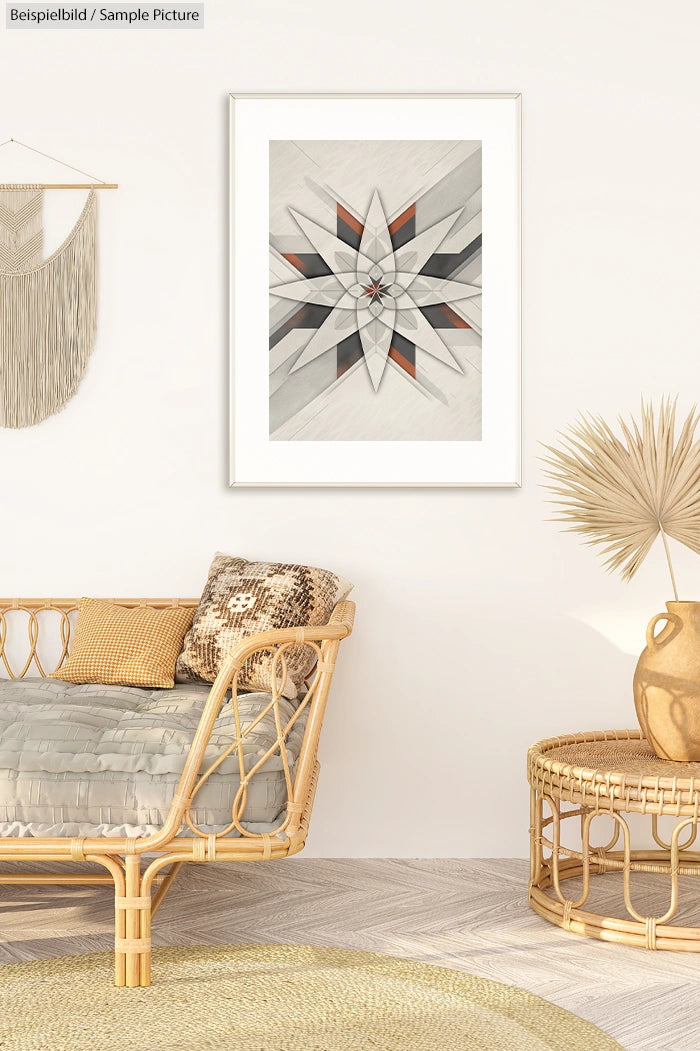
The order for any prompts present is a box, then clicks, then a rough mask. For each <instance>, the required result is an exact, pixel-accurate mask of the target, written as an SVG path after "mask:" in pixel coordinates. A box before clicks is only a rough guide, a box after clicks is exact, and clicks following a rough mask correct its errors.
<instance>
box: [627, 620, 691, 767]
mask: <svg viewBox="0 0 700 1051" xmlns="http://www.w3.org/2000/svg"><path fill="white" fill-rule="evenodd" d="M666 609H667V610H668V612H667V613H657V615H656V616H655V617H652V618H651V620H650V621H649V625H648V627H647V645H646V649H645V650H644V652H643V653H642V655H641V657H640V658H639V661H638V662H637V668H636V670H635V673H634V705H635V708H636V709H637V718H638V719H639V725H640V726H641V728H642V731H643V733H644V736H645V737H646V739H647V741H648V742H649V744H650V745H651V746H652V748H653V749H654V751H655V752H656V754H657V755H659V756H661V757H662V758H664V759H675V760H679V761H686V762H687V761H689V760H694V761H698V760H700V602H667V603H666ZM663 620H665V621H666V624H665V625H664V627H663V628H662V629H661V631H660V632H659V633H658V635H655V634H654V632H655V631H656V626H657V624H659V623H660V622H661V621H663Z"/></svg>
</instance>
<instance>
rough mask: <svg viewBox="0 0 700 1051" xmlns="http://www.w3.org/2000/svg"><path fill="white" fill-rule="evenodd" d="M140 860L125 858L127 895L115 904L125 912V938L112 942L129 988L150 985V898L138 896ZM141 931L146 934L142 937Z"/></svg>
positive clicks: (130, 857) (130, 856) (139, 892)
mask: <svg viewBox="0 0 700 1051" xmlns="http://www.w3.org/2000/svg"><path fill="white" fill-rule="evenodd" d="M141 883H142V881H141V859H140V857H139V855H138V854H129V855H127V858H126V895H125V897H124V899H123V901H121V902H119V903H118V904H119V905H120V906H122V911H123V913H124V928H125V930H124V939H123V940H120V939H119V938H116V939H115V946H114V948H115V952H116V954H117V956H119V954H122V955H123V957H124V961H125V979H126V980H125V984H126V986H127V987H128V988H130V989H131V988H135V987H136V986H139V985H149V984H150V964H151V936H150V934H151V924H150V909H151V902H150V897H149V898H145V897H143V898H142V896H141ZM144 931H146V932H147V933H145V934H144Z"/></svg>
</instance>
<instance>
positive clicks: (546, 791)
mask: <svg viewBox="0 0 700 1051" xmlns="http://www.w3.org/2000/svg"><path fill="white" fill-rule="evenodd" d="M528 780H529V782H530V789H531V793H530V883H529V899H528V900H529V903H530V906H531V907H532V908H533V909H534V911H535V912H537V913H538V914H539V915H540V916H542V917H544V919H546V920H549V922H550V923H555V924H557V925H558V926H559V927H562V928H563V929H564V930H568V931H573V932H574V933H576V934H583V935H587V936H588V937H592V938H600V939H602V940H604V941H614V942H620V943H622V944H625V945H633V946H638V947H640V948H646V949H652V950H654V949H669V950H676V951H682V952H700V926H693V927H689V926H674V925H673V924H672V923H671V922H670V921H671V920H672V919H673V917H674V916H675V915H676V913H677V911H678V905H679V878H680V877H681V876H700V853H699V852H698V851H694V850H692V849H691V848H692V846H693V844H694V843H695V840H696V837H697V833H698V824H699V822H700V763H673V762H670V761H669V760H665V759H659V758H658V757H657V756H656V755H654V753H653V751H652V750H651V748H650V746H649V745H648V744H647V742H646V741H645V740H644V739H643V738H642V736H641V734H640V732H639V731H638V730H609V731H593V732H591V733H585V734H573V735H568V736H564V737H554V738H549V739H548V740H546V741H539V742H538V743H537V744H536V745H533V747H532V748H531V749H530V751H529V753H528ZM635 813H636V814H643V815H647V816H648V817H649V818H650V822H651V836H652V838H653V840H654V842H655V843H656V845H657V847H658V848H659V849H642V850H639V849H636V850H635V849H632V839H633V835H632V829H631V828H630V824H629V822H628V820H627V819H626V817H625V816H624V815H628V814H635ZM659 817H670V818H672V819H673V820H674V824H673V829H672V831H671V834H670V836H669V838H668V841H665V840H664V838H663V836H662V835H661V834H660V831H659ZM600 818H607V819H608V820H609V821H612V825H613V831H612V837H611V838H610V839H609V842H607V843H606V844H605V845H602V846H594V845H593V844H592V838H593V836H592V828H593V826H594V823H595V822H596V821H597V819H600ZM598 823H599V824H600V823H601V822H598ZM572 826H577V827H578V828H579V829H580V831H578V832H577V835H576V837H573V836H572V835H571V834H569V835H566V833H570V830H571V828H572ZM563 829H564V832H565V836H564V838H563V837H562V830H563ZM596 829H597V825H596ZM564 840H565V841H564ZM612 872H618V873H620V874H621V876H622V890H623V897H624V905H625V911H626V916H625V917H624V918H621V917H615V916H603V915H600V914H598V913H596V912H592V911H587V910H586V908H585V906H586V903H587V901H588V898H589V894H590V888H591V878H592V877H593V876H595V875H600V874H605V873H612ZM635 873H652V874H654V875H657V876H659V877H665V878H666V880H667V882H666V883H665V886H666V887H667V888H668V898H667V908H665V909H664V911H662V912H660V913H659V915H655V916H650V915H645V914H643V913H641V912H639V911H638V910H637V908H636V906H635V899H634V891H633V882H634V881H633V878H632V877H633V875H634V874H635ZM571 879H580V880H581V885H580V892H579V893H578V894H577V896H576V897H575V898H574V896H572V895H569V894H567V889H568V888H567V883H566V881H567V880H571ZM577 890H579V888H577ZM698 921H699V923H700V916H699V918H698Z"/></svg>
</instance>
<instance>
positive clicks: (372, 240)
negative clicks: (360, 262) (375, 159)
mask: <svg viewBox="0 0 700 1051" xmlns="http://www.w3.org/2000/svg"><path fill="white" fill-rule="evenodd" d="M360 254H361V255H365V256H367V257H368V258H369V259H371V260H372V262H373V263H380V264H381V268H380V270H379V275H378V276H380V277H381V275H382V274H385V273H386V272H387V271H388V270H393V269H394V262H393V260H394V248H393V245H392V243H391V234H390V233H389V224H388V222H387V219H386V216H385V214H384V209H383V208H382V202H381V201H380V200H379V194H378V192H377V191H376V190H375V191H374V193H373V194H372V200H371V202H370V206H369V210H368V212H367V215H366V217H365V225H364V230H363V232H362V238H361V240H360ZM373 269H376V268H371V269H370V272H369V273H370V277H372V278H373V279H375V277H374V273H373V272H372V270H373ZM375 280H376V279H375Z"/></svg>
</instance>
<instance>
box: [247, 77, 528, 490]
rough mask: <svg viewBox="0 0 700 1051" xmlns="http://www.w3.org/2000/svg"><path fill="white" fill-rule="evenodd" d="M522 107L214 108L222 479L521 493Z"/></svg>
mask: <svg viewBox="0 0 700 1051" xmlns="http://www.w3.org/2000/svg"><path fill="white" fill-rule="evenodd" d="M520 112H521V97H520V95H519V94H518V93H512V94H505V93H504V94H488V95H474V94H463V95H444V94H435V95H409V94H401V95H340V94H338V95H310V94H299V95H294V94H287V95H272V94H244V95H241V94H232V95H231V96H230V353H231V363H230V364H231V368H230V375H231V401H230V406H231V416H230V442H231V444H230V484H231V485H232V486H235V487H241V488H244V487H259V486H265V487H287V486H312V487H317V486H339V487H368V486H382V487H384V486H400V487H414V486H415V487H426V488H427V487H474V486H476V487H486V486H498V487H509V486H510V487H516V486H519V485H520V477H521V466H520V428H521V420H520V415H521V412H520V403H521V394H520V365H521V302H520V299H521V297H520V287H521V276H520V259H521V247H520V244H521V236H520V224H521V218H520V212H521V141H520V124H521V121H520ZM477 146H478V150H477ZM477 153H478V158H477ZM305 158H306V159H305ZM477 162H478V170H477V167H476V165H477ZM477 179H478V182H479V186H478V189H476V188H475V187H476V180H477ZM375 184H376V186H375ZM462 198H464V200H462ZM411 199H412V200H413V202H414V203H413V205H411V204H410V203H409V204H408V206H407V207H404V210H403V211H402V212H400V215H399V214H398V210H399V202H401V201H403V202H404V203H405V202H406V201H408V202H410V201H411ZM334 208H335V211H333V209H334ZM411 208H412V209H413V214H412V216H411V219H410V222H409V221H407V220H405V219H404V218H403V217H404V216H406V215H409V214H410V211H411ZM341 216H342V217H343V218H342V221H341ZM336 219H337V222H336ZM345 220H347V223H348V224H349V226H347V227H346V226H345V225H344V223H345ZM401 222H404V223H405V224H406V228H405V229H402V228H401V225H400V224H401ZM397 224H399V226H398V228H397ZM482 224H483V225H482ZM273 226H274V227H275V228H274V229H273ZM397 229H398V233H397ZM477 229H478V230H479V231H481V230H483V244H482V241H481V233H479V235H478V237H476V236H473V235H475V232H476V230H477ZM353 231H354V232H353ZM370 232H372V234H373V235H376V236H373V237H372V238H370ZM443 235H444V236H443ZM387 237H389V238H390V242H389V241H387ZM343 238H346V240H347V242H348V243H347V248H346V247H345V240H343ZM438 238H442V240H438ZM402 239H404V240H403V242H402V243H399V242H401V240H402ZM341 242H342V244H341ZM351 242H352V243H351ZM358 242H359V243H358ZM475 245H477V247H476V248H475V247H474V246H475ZM299 246H301V248H302V249H303V250H300V249H299ZM430 246H436V247H435V248H434V250H433V252H432V253H431V255H430V257H429V258H428V261H427V262H426V261H425V260H426V252H428V251H429V248H430ZM287 249H289V250H287ZM440 249H443V251H440ZM469 253H471V254H469ZM387 260H389V261H390V262H387ZM371 263H372V264H374V266H373V273H374V275H375V277H373V278H370V277H368V273H369V269H370V264H371ZM482 264H483V284H482V276H481V274H482ZM450 268H453V269H450ZM355 270H356V271H357V280H355V278H354V277H352V278H351V276H349V274H350V271H353V273H354V271H355ZM344 271H347V273H345V272H344ZM270 274H272V276H270ZM482 288H483V298H482V295H481V289H482ZM441 296H442V297H443V298H444V299H445V302H444V303H442V304H438V299H439V298H440V297H441ZM352 297H354V300H353V298H352ZM458 297H469V298H458ZM348 304H349V306H348ZM437 310H440V311H441V312H442V314H444V318H443V317H442V314H441V315H440V316H439V317H437V319H436V315H435V312H436V311H437ZM368 311H370V312H371V313H372V317H370V315H369V313H368ZM445 319H447V320H445ZM482 319H483V323H482ZM332 326H335V329H337V332H335V333H334V332H333V331H331V327H332ZM394 326H396V327H394ZM447 326H449V327H447ZM391 332H393V335H391ZM414 332H415V333H416V334H415V335H414ZM387 333H390V334H389V335H387ZM482 335H483V349H482V347H481V340H482ZM411 336H413V339H411V338H409V337H411ZM336 337H337V343H336V344H333V343H332V340H333V339H334V338H336ZM329 340H331V344H330V345H328V344H329ZM271 343H273V344H274V345H273V347H272V351H271V350H270V344H271ZM394 344H396V346H395V345H394ZM397 347H398V349H397ZM443 347H444V348H445V349H444V350H443ZM411 348H412V349H411ZM477 373H478V376H477Z"/></svg>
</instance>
